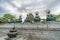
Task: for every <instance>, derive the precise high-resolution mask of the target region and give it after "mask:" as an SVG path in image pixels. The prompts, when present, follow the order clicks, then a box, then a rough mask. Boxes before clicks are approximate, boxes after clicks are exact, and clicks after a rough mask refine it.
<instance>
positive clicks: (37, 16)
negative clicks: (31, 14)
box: [34, 12, 41, 22]
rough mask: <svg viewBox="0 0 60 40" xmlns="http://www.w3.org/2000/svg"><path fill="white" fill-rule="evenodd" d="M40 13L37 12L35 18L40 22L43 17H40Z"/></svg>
mask: <svg viewBox="0 0 60 40" xmlns="http://www.w3.org/2000/svg"><path fill="white" fill-rule="evenodd" d="M38 14H39V13H38V12H36V16H35V18H34V21H35V22H40V20H41V18H40V17H39V15H38Z"/></svg>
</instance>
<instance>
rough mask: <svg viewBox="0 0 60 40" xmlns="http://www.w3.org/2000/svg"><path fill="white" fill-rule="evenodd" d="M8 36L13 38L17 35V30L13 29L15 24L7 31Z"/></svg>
mask: <svg viewBox="0 0 60 40" xmlns="http://www.w3.org/2000/svg"><path fill="white" fill-rule="evenodd" d="M7 35H8V37H9V38H15V37H17V35H18V32H17V30H16V29H15V26H14V27H13V28H12V29H11V30H10V31H9V33H7Z"/></svg>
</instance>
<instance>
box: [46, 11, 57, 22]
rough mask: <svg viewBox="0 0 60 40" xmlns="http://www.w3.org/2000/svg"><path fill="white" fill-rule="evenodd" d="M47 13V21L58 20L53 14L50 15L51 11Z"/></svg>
mask: <svg viewBox="0 0 60 40" xmlns="http://www.w3.org/2000/svg"><path fill="white" fill-rule="evenodd" d="M46 13H47V19H46V20H47V21H55V20H56V18H55V17H54V16H53V15H52V14H50V10H47V11H46Z"/></svg>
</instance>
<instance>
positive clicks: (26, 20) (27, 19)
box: [25, 14, 30, 22]
mask: <svg viewBox="0 0 60 40" xmlns="http://www.w3.org/2000/svg"><path fill="white" fill-rule="evenodd" d="M25 22H30V20H29V17H28V14H27V17H26V19H25Z"/></svg>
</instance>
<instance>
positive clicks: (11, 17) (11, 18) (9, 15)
mask: <svg viewBox="0 0 60 40" xmlns="http://www.w3.org/2000/svg"><path fill="white" fill-rule="evenodd" d="M13 18H15V16H13V15H11V14H4V16H3V19H4V20H6V21H8V19H10V20H11V21H12V20H13Z"/></svg>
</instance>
